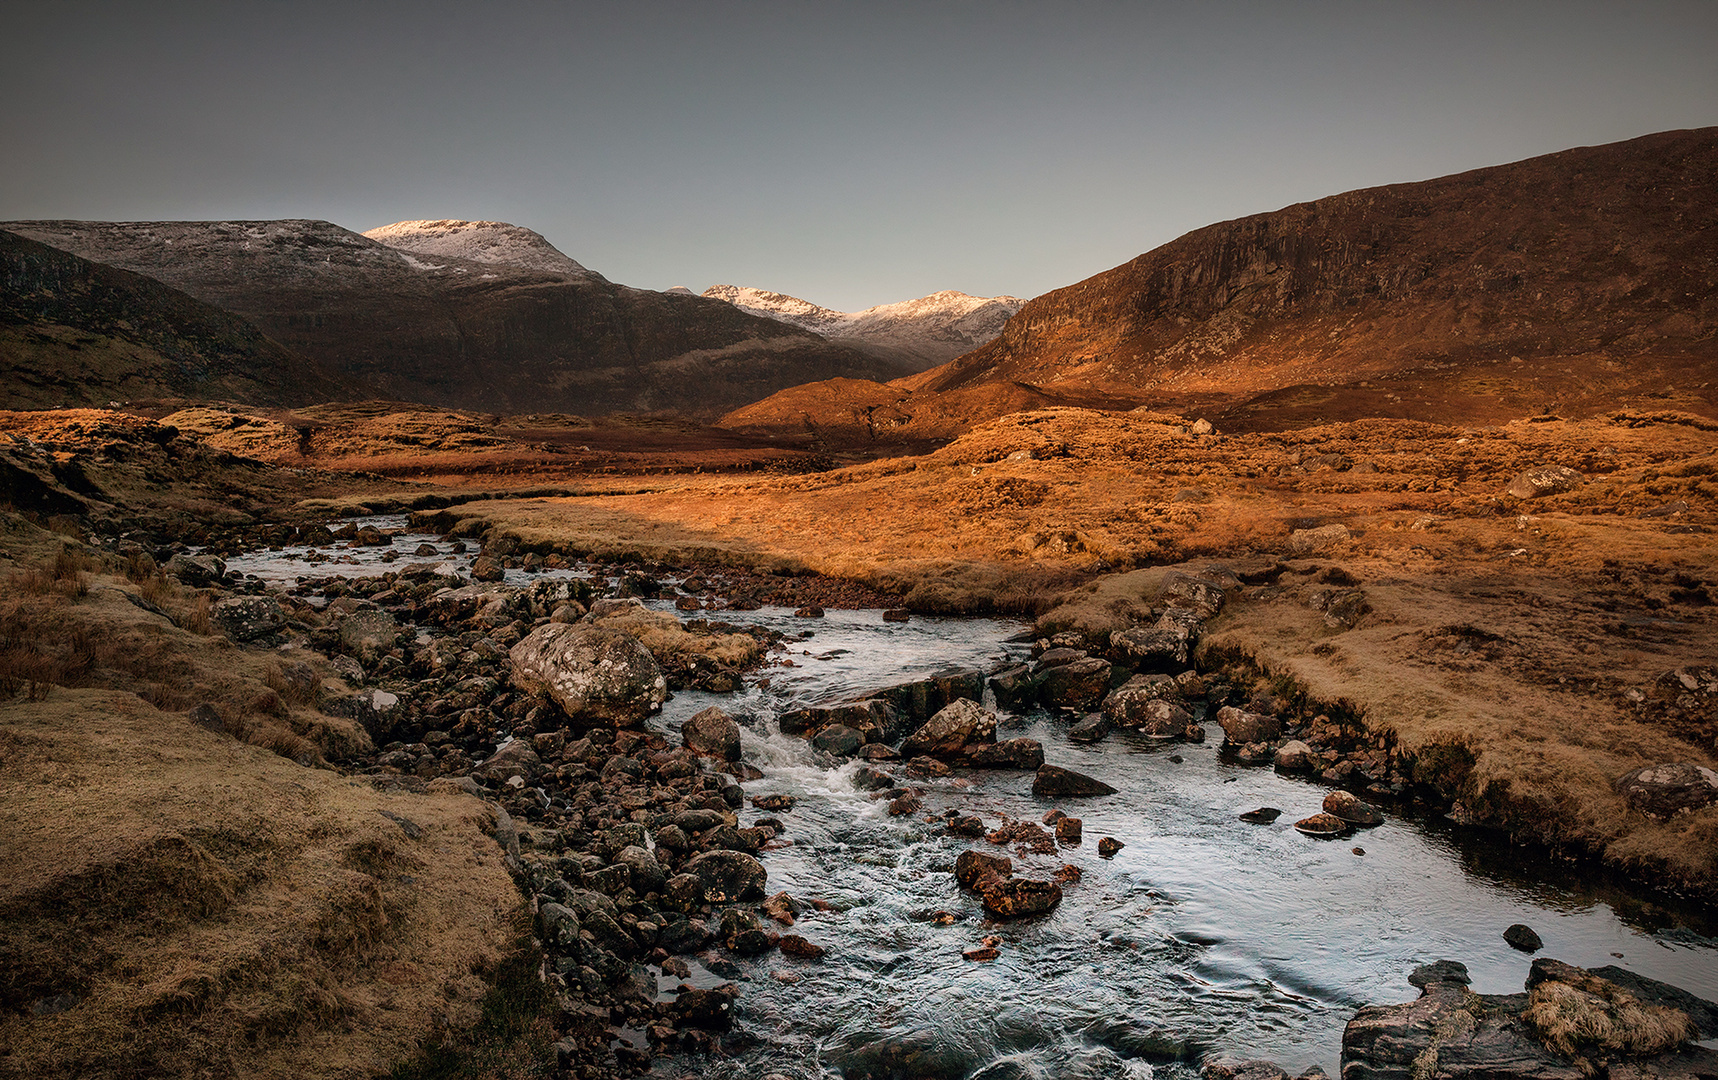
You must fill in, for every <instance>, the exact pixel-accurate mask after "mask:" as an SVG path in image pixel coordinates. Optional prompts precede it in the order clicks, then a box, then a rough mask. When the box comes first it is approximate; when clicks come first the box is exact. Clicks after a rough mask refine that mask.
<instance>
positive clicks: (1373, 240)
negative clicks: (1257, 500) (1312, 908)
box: [725, 128, 1718, 441]
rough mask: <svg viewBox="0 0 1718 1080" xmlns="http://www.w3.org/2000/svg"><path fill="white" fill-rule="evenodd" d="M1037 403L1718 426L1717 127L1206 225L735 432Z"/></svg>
mask: <svg viewBox="0 0 1718 1080" xmlns="http://www.w3.org/2000/svg"><path fill="white" fill-rule="evenodd" d="M1023 401H1030V402H1062V403H1071V404H1088V405H1093V406H1098V407H1104V408H1129V407H1140V406H1144V407H1148V408H1156V409H1163V410H1177V411H1182V412H1188V413H1195V414H1204V415H1208V416H1210V417H1211V418H1212V419H1213V420H1215V421H1217V423H1218V424H1219V426H1220V427H1226V428H1228V429H1242V428H1274V427H1293V426H1300V425H1305V424H1313V423H1318V422H1321V421H1325V420H1342V419H1353V418H1356V417H1363V416H1397V417H1411V418H1415V419H1425V420H1439V421H1446V422H1455V423H1491V422H1496V421H1499V420H1503V419H1508V418H1512V417H1520V416H1526V415H1531V414H1534V413H1540V412H1543V411H1546V410H1554V411H1558V412H1563V413H1570V414H1589V413H1593V412H1598V411H1603V410H1608V409H1615V408H1618V407H1623V406H1633V407H1641V408H1652V409H1666V408H1670V409H1680V410H1686V411H1692V412H1698V413H1704V414H1707V415H1718V128H1703V129H1699V130H1694V131H1669V132H1662V133H1660V134H1656V135H1649V136H1645V137H1643V138H1639V139H1632V140H1629V141H1627V142H1620V143H1612V144H1609V145H1605V146H1597V147H1581V148H1577V149H1573V150H1566V151H1563V152H1561V153H1556V154H1549V155H1546V156H1543V157H1536V158H1531V159H1528V160H1525V161H1520V162H1516V163H1513V164H1509V165H1501V166H1496V167H1493V168H1486V169H1477V170H1474V171H1472V172H1466V173H1461V174H1459V175H1455V176H1447V177H1443V178H1441V179H1437V180H1428V181H1424V182H1421V183H1411V184H1395V185H1391V186H1388V187H1380V188H1369V189H1366V190H1362V191H1353V192H1349V193H1347V194H1343V195H1334V196H1331V197H1329V198H1325V199H1319V200H1317V201H1315V202H1310V203H1301V204H1297V205H1294V206H1290V207H1287V208H1285V209H1282V210H1278V211H1275V212H1272V213H1266V214H1256V215H1253V216H1251V217H1245V218H1240V219H1238V220H1235V221H1229V222H1223V223H1221V224H1217V225H1211V226H1208V227H1206V228H1203V229H1199V230H1196V231H1194V232H1191V233H1188V234H1187V235H1185V236H1183V237H1181V238H1180V239H1177V240H1174V241H1171V242H1170V243H1168V244H1165V245H1163V246H1162V247H1159V248H1156V249H1154V250H1152V251H1149V252H1147V253H1146V254H1144V255H1141V256H1139V257H1138V258H1136V259H1134V260H1133V261H1131V262H1129V263H1126V264H1125V265H1122V266H1118V267H1116V268H1115V269H1113V270H1108V271H1105V272H1104V273H1101V274H1098V275H1096V276H1095V277H1091V278H1087V279H1086V280H1084V281H1081V282H1079V283H1077V284H1074V285H1070V286H1068V287H1066V288H1063V289H1058V290H1056V291H1054V292H1050V293H1046V294H1045V295H1043V296H1040V297H1038V298H1037V299H1034V300H1032V301H1030V302H1028V303H1027V304H1026V305H1025V306H1024V307H1022V308H1021V309H1020V311H1019V313H1018V314H1016V315H1015V316H1014V317H1013V318H1011V319H1010V320H1009V321H1008V322H1007V324H1006V325H1005V326H1004V327H1003V330H1002V333H1001V334H1000V335H999V336H998V337H997V338H996V339H995V340H993V341H991V342H989V343H987V344H985V345H982V346H980V347H978V348H976V349H974V350H973V351H971V352H969V353H967V354H965V355H963V356H961V357H960V358H958V359H956V360H954V361H953V362H951V363H948V364H946V365H943V366H941V367H938V368H935V369H932V370H930V371H926V372H924V373H922V374H918V375H913V376H909V377H907V378H904V379H901V380H897V381H893V382H890V383H888V384H886V385H879V384H877V383H874V382H873V383H863V382H858V381H855V380H839V381H835V382H831V383H827V384H822V385H820V386H819V387H796V388H793V389H791V390H787V391H783V392H782V393H781V394H779V395H777V396H776V397H774V398H771V399H768V400H766V401H763V402H759V403H757V404H755V405H751V406H747V407H745V408H743V409H741V410H738V411H737V412H736V413H735V414H733V415H732V416H731V417H729V418H728V419H727V420H726V421H725V423H729V424H731V425H735V426H743V427H751V428H758V429H767V430H772V431H791V432H803V431H814V432H818V433H821V434H822V435H824V436H825V437H827V438H831V439H842V440H852V441H867V440H873V439H878V438H882V437H884V436H887V437H890V438H907V439H911V438H942V437H947V436H949V435H950V434H953V433H955V432H957V431H959V430H960V429H962V428H963V427H964V426H966V425H969V424H971V423H972V422H974V421H977V420H983V419H988V418H990V417H993V416H996V415H1000V414H1002V413H1005V412H1011V411H1015V410H1016V409H1017V408H1018V407H1019V405H1020V403H1021V402H1023ZM879 415H887V416H888V417H889V418H890V419H889V422H888V424H887V425H886V426H882V427H879V425H878V424H877V422H876V418H877V417H878V416H879Z"/></svg>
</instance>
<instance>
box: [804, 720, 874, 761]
mask: <svg viewBox="0 0 1718 1080" xmlns="http://www.w3.org/2000/svg"><path fill="white" fill-rule="evenodd" d="M811 745H812V746H814V747H816V748H817V749H819V750H821V751H823V752H824V753H826V754H830V755H833V756H834V757H838V758H850V757H852V756H853V755H855V754H857V753H858V752H859V748H860V747H862V746H864V745H865V736H864V735H862V734H861V733H859V732H857V731H855V730H853V729H852V728H850V727H848V726H847V725H846V724H830V725H829V726H828V727H826V728H823V729H821V730H820V731H818V733H817V734H816V735H813V736H812V737H811Z"/></svg>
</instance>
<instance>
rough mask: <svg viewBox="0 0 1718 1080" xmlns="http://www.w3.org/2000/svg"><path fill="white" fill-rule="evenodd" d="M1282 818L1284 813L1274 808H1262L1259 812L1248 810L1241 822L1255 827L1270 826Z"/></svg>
mask: <svg viewBox="0 0 1718 1080" xmlns="http://www.w3.org/2000/svg"><path fill="white" fill-rule="evenodd" d="M1282 816H1283V812H1282V811H1281V810H1278V809H1277V808H1276V807H1274V806H1261V807H1259V808H1258V809H1257V810H1248V811H1246V812H1245V813H1243V814H1242V815H1241V820H1242V821H1245V822H1248V823H1249V824H1253V825H1269V824H1270V823H1271V822H1273V821H1275V820H1276V819H1277V818H1280V817H1282Z"/></svg>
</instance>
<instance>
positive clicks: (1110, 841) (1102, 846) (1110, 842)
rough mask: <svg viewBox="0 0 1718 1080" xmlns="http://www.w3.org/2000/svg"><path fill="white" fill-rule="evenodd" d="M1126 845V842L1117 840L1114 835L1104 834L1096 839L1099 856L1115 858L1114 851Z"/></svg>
mask: <svg viewBox="0 0 1718 1080" xmlns="http://www.w3.org/2000/svg"><path fill="white" fill-rule="evenodd" d="M1126 846H1127V845H1126V844H1124V843H1122V842H1121V841H1120V840H1117V839H1116V838H1115V837H1113V836H1106V837H1104V838H1103V839H1101V840H1099V841H1098V856H1099V858H1104V859H1113V858H1115V855H1116V852H1118V851H1120V850H1121V849H1122V848H1124V847H1126Z"/></svg>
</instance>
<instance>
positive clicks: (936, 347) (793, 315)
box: [704, 285, 1025, 367]
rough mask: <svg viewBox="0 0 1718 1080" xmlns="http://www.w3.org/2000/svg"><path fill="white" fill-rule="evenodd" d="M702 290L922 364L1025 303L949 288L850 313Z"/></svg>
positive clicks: (722, 289)
mask: <svg viewBox="0 0 1718 1080" xmlns="http://www.w3.org/2000/svg"><path fill="white" fill-rule="evenodd" d="M704 295H705V296H707V297H710V298H712V299H715V300H726V301H727V302H728V303H730V304H733V305H734V306H735V307H737V308H739V309H741V310H742V311H746V312H750V313H751V314H753V315H762V316H764V317H766V318H770V319H776V320H778V321H780V322H785V323H789V324H791V325H793V326H798V327H800V328H802V329H805V330H810V331H812V332H813V333H817V334H822V335H823V336H824V337H828V338H842V339H847V340H851V341H855V342H864V343H867V344H870V345H873V346H877V347H879V348H882V349H885V350H888V351H889V352H891V353H893V354H896V355H898V356H900V357H901V358H902V359H909V358H910V359H911V360H912V361H914V362H915V363H916V365H918V366H924V367H929V366H934V365H935V364H940V363H942V362H943V361H945V360H951V359H953V358H954V357H956V356H959V355H960V354H961V353H964V352H969V351H971V350H972V349H976V348H978V347H979V346H980V345H983V344H984V343H985V342H987V341H989V340H991V339H992V338H994V337H996V335H998V334H1000V333H1002V324H1003V323H1005V322H1007V321H1008V320H1009V318H1010V317H1012V316H1013V315H1014V313H1015V312H1017V311H1019V310H1020V306H1021V305H1022V304H1024V303H1025V301H1024V300H1021V299H1020V298H1018V297H1014V296H988V297H986V296H968V295H967V294H966V293H963V292H957V291H955V290H952V289H950V290H945V291H943V292H937V293H932V294H931V295H929V296H921V297H919V298H918V299H917V300H903V301H901V302H899V303H895V304H879V305H877V306H876V307H870V308H866V309H865V310H864V311H855V312H846V311H835V310H832V309H830V308H826V307H822V306H821V305H818V304H814V303H812V302H811V301H809V300H801V299H800V298H799V297H797V296H788V295H787V294H785V293H778V292H770V291H768V290H767V289H754V288H751V287H749V286H744V285H712V286H710V287H709V288H708V289H705V290H704Z"/></svg>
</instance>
